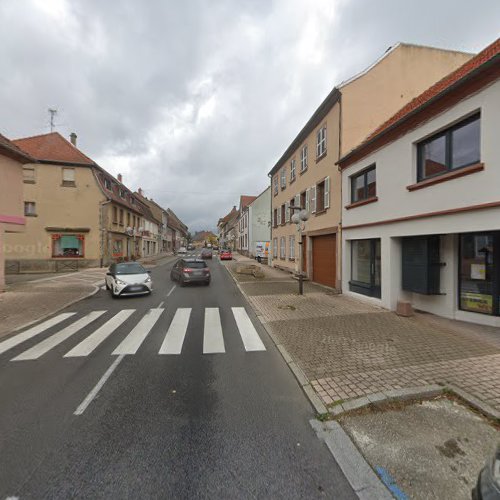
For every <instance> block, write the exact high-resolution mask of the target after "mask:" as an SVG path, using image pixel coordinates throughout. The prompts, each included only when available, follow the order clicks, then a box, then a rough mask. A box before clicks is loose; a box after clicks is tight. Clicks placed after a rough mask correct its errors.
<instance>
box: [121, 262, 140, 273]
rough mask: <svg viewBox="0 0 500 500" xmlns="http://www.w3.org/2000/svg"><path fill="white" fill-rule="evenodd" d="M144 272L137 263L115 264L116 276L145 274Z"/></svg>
mask: <svg viewBox="0 0 500 500" xmlns="http://www.w3.org/2000/svg"><path fill="white" fill-rule="evenodd" d="M145 273H146V270H145V269H144V268H143V267H142V266H141V265H140V264H137V263H133V264H117V265H116V274H145Z"/></svg>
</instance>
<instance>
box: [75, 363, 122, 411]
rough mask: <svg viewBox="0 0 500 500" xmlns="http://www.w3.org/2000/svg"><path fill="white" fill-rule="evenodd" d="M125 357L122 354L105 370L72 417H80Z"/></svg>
mask: <svg viewBox="0 0 500 500" xmlns="http://www.w3.org/2000/svg"><path fill="white" fill-rule="evenodd" d="M124 357H125V355H124V354H122V355H121V356H118V357H117V358H116V359H115V360H114V361H113V364H112V365H111V366H110V367H109V368H108V369H107V371H106V373H105V374H104V375H103V376H102V377H101V380H99V382H97V384H96V385H95V387H94V388H93V389H92V390H91V391H90V392H89V393H88V394H87V397H86V398H85V399H84V400H83V401H82V402H81V404H80V406H79V407H78V408H77V409H76V410H75V413H74V415H81V414H82V413H83V412H84V411H85V410H86V409H87V407H88V406H89V404H90V403H92V401H93V400H94V398H95V397H96V396H97V393H98V392H99V391H100V390H101V389H102V386H103V385H104V384H105V383H106V381H107V380H108V378H109V377H111V374H112V373H113V372H114V371H115V370H116V367H117V366H118V365H119V364H120V363H121V361H122V359H123V358H124Z"/></svg>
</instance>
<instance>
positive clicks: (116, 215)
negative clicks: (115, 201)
mask: <svg viewBox="0 0 500 500" xmlns="http://www.w3.org/2000/svg"><path fill="white" fill-rule="evenodd" d="M113 224H118V209H117V208H116V207H113Z"/></svg>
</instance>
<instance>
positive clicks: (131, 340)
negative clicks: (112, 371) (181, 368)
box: [112, 309, 164, 355]
mask: <svg viewBox="0 0 500 500" xmlns="http://www.w3.org/2000/svg"><path fill="white" fill-rule="evenodd" d="M163 311H164V309H150V310H149V311H148V312H147V313H146V314H145V315H144V317H143V318H142V319H141V321H139V323H137V325H136V326H135V328H134V329H133V330H132V331H131V332H130V333H129V334H128V335H127V336H126V337H125V338H124V339H123V341H122V343H121V344H120V345H119V346H118V347H117V348H116V349H115V350H114V351H113V352H112V354H118V355H119V354H135V353H136V352H137V349H139V347H140V346H141V344H142V343H143V342H144V339H145V338H146V337H147V335H148V333H149V332H150V331H151V329H152V328H153V326H154V325H155V323H156V322H157V321H158V319H159V317H160V316H161V314H162V312H163Z"/></svg>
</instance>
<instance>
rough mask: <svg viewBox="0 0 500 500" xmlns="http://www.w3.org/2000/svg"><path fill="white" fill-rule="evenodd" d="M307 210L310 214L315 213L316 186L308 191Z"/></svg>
mask: <svg viewBox="0 0 500 500" xmlns="http://www.w3.org/2000/svg"><path fill="white" fill-rule="evenodd" d="M309 209H310V210H311V213H315V212H316V186H313V187H312V188H310V189H309Z"/></svg>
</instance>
